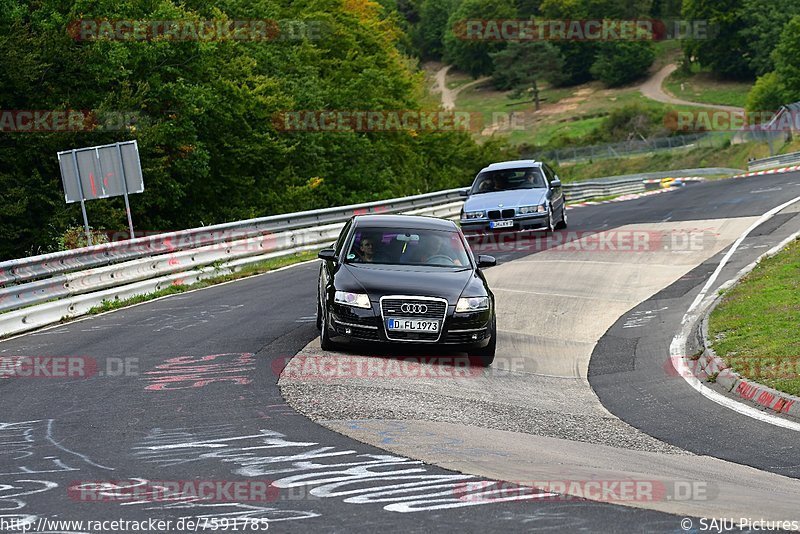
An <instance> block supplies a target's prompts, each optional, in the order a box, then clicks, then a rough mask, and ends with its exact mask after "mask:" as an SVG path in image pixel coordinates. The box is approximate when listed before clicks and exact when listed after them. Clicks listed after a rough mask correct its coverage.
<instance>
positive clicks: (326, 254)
mask: <svg viewBox="0 0 800 534" xmlns="http://www.w3.org/2000/svg"><path fill="white" fill-rule="evenodd" d="M317 257H318V258H319V259H321V260H325V261H336V251H335V250H333V249H332V248H325V249H322V250H320V251H319V254H317Z"/></svg>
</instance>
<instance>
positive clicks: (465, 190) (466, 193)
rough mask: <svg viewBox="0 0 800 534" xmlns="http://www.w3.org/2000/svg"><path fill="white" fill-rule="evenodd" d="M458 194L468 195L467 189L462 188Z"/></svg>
mask: <svg viewBox="0 0 800 534" xmlns="http://www.w3.org/2000/svg"><path fill="white" fill-rule="evenodd" d="M458 194H459V195H460V196H462V197H468V196H469V189H464V190H463V191H459V192H458Z"/></svg>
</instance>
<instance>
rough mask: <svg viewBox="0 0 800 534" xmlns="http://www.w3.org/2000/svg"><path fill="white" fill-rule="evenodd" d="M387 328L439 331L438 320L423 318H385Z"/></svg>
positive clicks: (403, 330) (396, 330) (401, 330)
mask: <svg viewBox="0 0 800 534" xmlns="http://www.w3.org/2000/svg"><path fill="white" fill-rule="evenodd" d="M386 324H387V326H388V327H389V330H393V331H395V332H433V333H436V332H438V331H439V321H429V320H424V319H387V321H386Z"/></svg>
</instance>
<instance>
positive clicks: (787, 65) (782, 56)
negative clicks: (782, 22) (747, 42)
mask: <svg viewBox="0 0 800 534" xmlns="http://www.w3.org/2000/svg"><path fill="white" fill-rule="evenodd" d="M798 36H800V15H795V16H794V17H792V19H791V20H790V21H789V22H787V23H786V26H785V27H784V28H783V33H782V34H781V39H780V42H779V43H778V46H777V47H775V51H774V52H773V55H772V59H773V61H775V74H776V75H777V78H778V81H779V82H780V84H781V85H782V86H783V88H784V91H785V92H784V98H785V99H786V100H787V102H786V103H791V102H796V101H798V100H800V38H798Z"/></svg>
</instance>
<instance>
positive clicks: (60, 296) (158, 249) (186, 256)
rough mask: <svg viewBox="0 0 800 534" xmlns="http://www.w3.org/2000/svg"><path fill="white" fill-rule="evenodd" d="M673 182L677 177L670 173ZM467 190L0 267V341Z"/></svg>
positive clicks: (455, 202) (435, 210) (605, 188)
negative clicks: (357, 218) (356, 218)
mask: <svg viewBox="0 0 800 534" xmlns="http://www.w3.org/2000/svg"><path fill="white" fill-rule="evenodd" d="M672 174H676V173H672ZM563 188H564V193H565V195H566V197H567V200H568V201H583V200H588V199H591V198H597V197H605V196H611V195H621V194H628V193H636V192H641V191H644V190H645V185H644V183H643V179H642V175H634V176H627V177H623V178H622V179H615V180H612V179H604V180H601V181H594V180H593V181H590V182H580V183H575V184H564V187H563ZM464 190H466V188H461V189H450V190H446V191H439V192H436V193H429V194H425V195H415V196H412V197H405V198H397V199H391V200H385V201H379V202H369V203H363V204H356V205H351V206H343V207H337V208H328V209H322V210H314V211H305V212H300V213H289V214H284V215H275V216H271V217H262V218H258V219H250V220H246V221H238V222H233V223H225V224H219V225H215V226H208V227H203V228H193V229H189V230H185V231H181V232H171V233H168V234H160V235H155V236H149V237H143V238H138V239H132V240H127V241H122V242H116V243H106V244H102V245H95V246H92V247H84V248H80V249H75V250H69V251H64V252H56V253H52V254H44V255H40V256H34V257H30V258H22V259H18V260H11V261H6V262H2V263H0V285H2V287H0V312H5V313H0V336H3V335H8V334H13V333H19V332H24V331H27V330H32V329H35V328H39V327H41V326H45V325H48V324H53V323H56V322H58V321H60V320H61V319H62V318H65V317H74V316H79V315H83V314H85V313H87V312H88V311H89V310H90V309H91V308H92V307H94V306H97V305H99V304H102V302H103V301H106V300H112V301H113V300H119V299H124V298H128V297H131V296H134V295H139V294H144V293H150V292H154V291H158V290H159V289H163V288H164V287H168V286H169V285H171V284H191V283H194V282H196V281H199V280H203V279H206V278H210V277H214V276H219V275H224V274H228V273H231V272H235V271H236V270H238V269H240V268H242V267H243V266H245V265H248V264H252V263H257V262H260V261H264V260H266V259H270V258H274V257H278V256H284V255H288V254H292V253H295V252H302V251H306V250H313V249H317V248H320V247H321V246H324V245H325V244H328V243H331V242H333V241H334V240H335V238H336V236H337V235H338V233H339V231H340V230H341V228H342V226H343V225H344V223H345V222H346V221H347V220H348V219H349V218H350V217H352V216H353V215H360V214H368V213H384V214H388V213H409V214H416V215H429V216H434V217H443V218H456V217H458V215H459V213H460V211H461V207H462V205H463V197H462V196H461V193H462V192H463V191H464Z"/></svg>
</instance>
